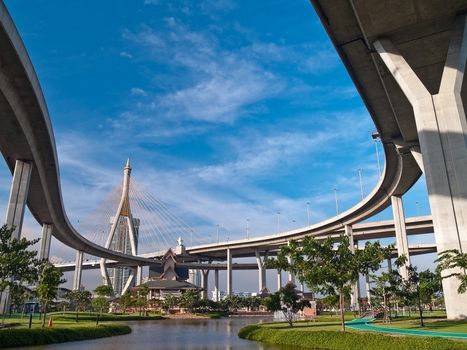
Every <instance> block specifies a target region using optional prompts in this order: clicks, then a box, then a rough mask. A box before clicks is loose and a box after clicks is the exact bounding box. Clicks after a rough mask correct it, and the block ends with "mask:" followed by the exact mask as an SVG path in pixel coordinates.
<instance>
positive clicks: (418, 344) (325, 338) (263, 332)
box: [238, 324, 467, 350]
mask: <svg viewBox="0 0 467 350" xmlns="http://www.w3.org/2000/svg"><path fill="white" fill-rule="evenodd" d="M238 336H239V337H240V338H242V339H247V340H255V341H260V342H263V343H266V344H272V345H288V346H298V347H301V348H304V349H326V350H355V349H358V350H396V349H397V350H467V342H461V341H454V340H450V339H444V338H434V337H412V336H392V335H385V334H380V333H374V332H372V333H367V332H340V331H323V330H319V331H307V330H300V329H294V328H285V329H284V328H270V327H268V326H267V324H266V325H265V324H254V325H249V326H246V327H243V328H241V329H240V331H239V332H238Z"/></svg>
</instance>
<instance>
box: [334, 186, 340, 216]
mask: <svg viewBox="0 0 467 350" xmlns="http://www.w3.org/2000/svg"><path fill="white" fill-rule="evenodd" d="M333 190H334V200H335V201H336V215H339V199H338V198H337V188H336V187H334V188H333Z"/></svg>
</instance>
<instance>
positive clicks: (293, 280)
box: [287, 242, 295, 284]
mask: <svg viewBox="0 0 467 350" xmlns="http://www.w3.org/2000/svg"><path fill="white" fill-rule="evenodd" d="M289 243H290V242H289ZM287 262H288V263H289V265H293V260H292V258H291V257H290V256H288V257H287ZM288 282H292V283H293V284H295V274H294V273H293V272H291V271H289V275H288Z"/></svg>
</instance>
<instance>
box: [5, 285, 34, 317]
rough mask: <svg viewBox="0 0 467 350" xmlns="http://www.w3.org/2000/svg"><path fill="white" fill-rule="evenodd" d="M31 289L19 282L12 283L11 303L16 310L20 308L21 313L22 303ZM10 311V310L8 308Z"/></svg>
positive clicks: (28, 296)
mask: <svg viewBox="0 0 467 350" xmlns="http://www.w3.org/2000/svg"><path fill="white" fill-rule="evenodd" d="M31 295H32V293H31V291H30V290H29V289H28V288H26V287H24V286H22V285H19V284H14V285H13V286H12V287H11V289H10V296H11V304H12V305H13V306H14V308H15V309H16V310H19V309H21V313H22V314H23V313H24V306H25V305H24V303H25V301H26V300H27V299H29V298H30V297H31ZM10 311H11V310H10Z"/></svg>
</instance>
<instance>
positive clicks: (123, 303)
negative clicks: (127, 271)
mask: <svg viewBox="0 0 467 350" xmlns="http://www.w3.org/2000/svg"><path fill="white" fill-rule="evenodd" d="M132 302H133V299H132V297H131V293H130V291H128V290H127V291H126V292H125V293H123V294H122V295H121V296H120V299H119V304H120V307H121V308H122V310H123V314H124V315H125V313H126V309H127V308H128V306H130V305H131V303H132Z"/></svg>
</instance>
